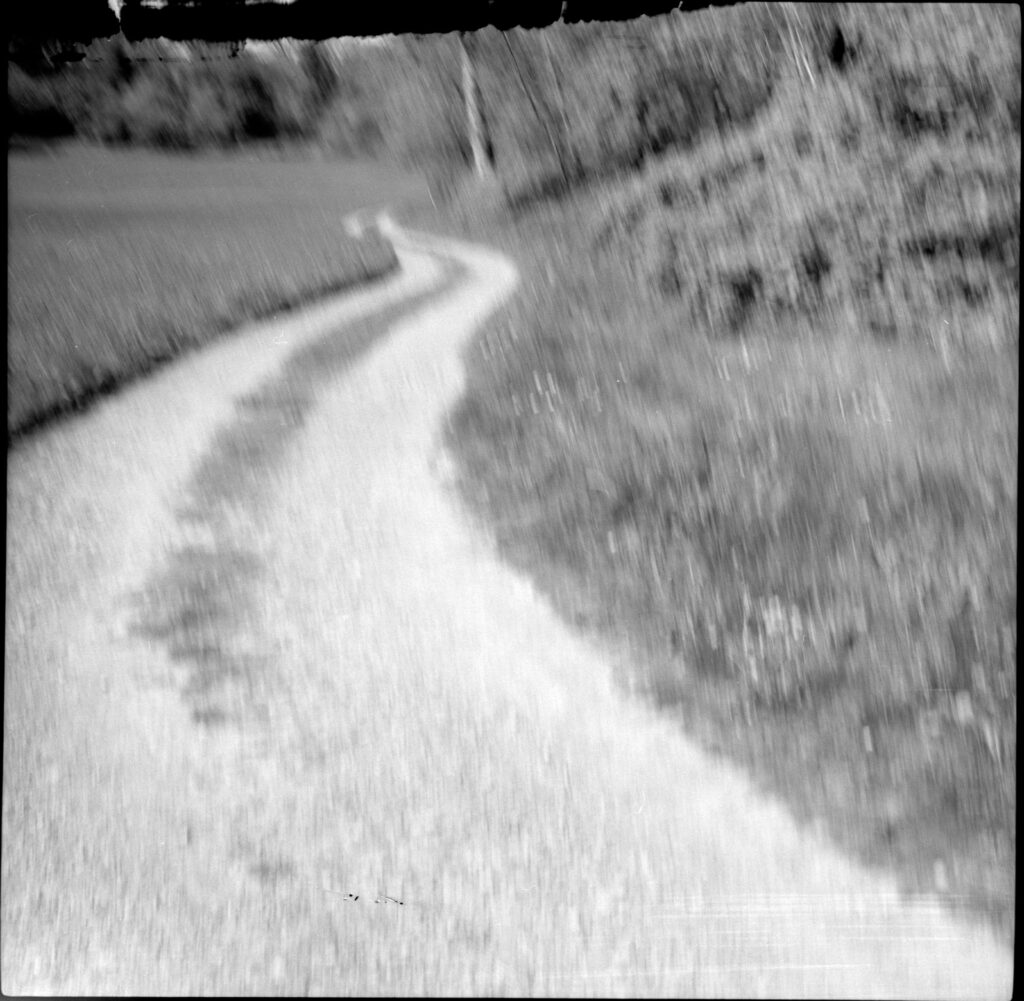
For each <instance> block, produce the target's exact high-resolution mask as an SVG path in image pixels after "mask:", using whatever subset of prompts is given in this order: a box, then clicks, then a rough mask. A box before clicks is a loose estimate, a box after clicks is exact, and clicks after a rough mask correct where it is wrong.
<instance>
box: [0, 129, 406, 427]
mask: <svg viewBox="0 0 1024 1001" xmlns="http://www.w3.org/2000/svg"><path fill="white" fill-rule="evenodd" d="M8 177H9V198H8V220H9V229H8V234H9V235H8V241H9V243H8V247H9V251H8V265H7V267H8V304H9V305H8V368H7V383H8V402H7V430H8V441H10V440H11V437H12V435H13V436H16V435H17V434H18V433H19V432H22V431H24V430H26V429H29V428H31V427H32V426H34V425H35V424H37V423H38V422H39V421H40V420H44V419H46V418H47V417H48V416H52V415H53V414H55V413H60V412H62V411H64V410H67V409H69V408H72V407H75V406H79V405H81V404H82V403H83V402H84V401H87V400H88V399H90V398H91V397H92V396H94V395H95V394H97V393H99V392H105V391H107V390H109V389H110V388H112V387H114V386H117V385H119V384H121V383H122V382H123V381H125V380H126V379H127V378H131V377H132V376H135V375H138V374H139V373H141V372H144V371H146V370H148V369H149V368H151V367H152V366H153V365H154V364H157V363H159V362H162V361H164V360H166V359H168V358H171V357H174V356H175V355H178V354H180V353H181V352H182V351H184V350H187V349H188V348H191V347H193V346H195V345H198V344H201V343H203V342H204V341H206V340H208V339H209V338H211V337H213V336H215V335H216V334H217V333H218V332H220V331H223V330H225V329H227V328H230V327H232V326H235V325H237V324H238V323H240V322H242V321H244V320H248V319H251V318H254V317H258V316H265V315H270V314H273V313H274V312H276V311H278V310H281V309H285V308H289V307H292V306H295V305H297V304H300V303H302V302H304V301H306V300H308V299H310V298H313V297H315V296H317V295H320V294H323V293H325V292H328V291H333V290H337V289H341V288H344V287H345V286H347V285H350V284H352V283H354V282H360V281H364V280H368V279H371V278H374V277H377V276H379V275H382V274H384V273H386V272H388V271H390V270H391V269H392V268H393V267H394V266H395V263H396V260H395V257H394V253H393V251H392V250H391V248H390V247H389V246H388V245H387V244H386V243H385V242H384V241H382V240H381V239H379V238H378V237H374V236H371V237H369V238H367V239H364V240H360V241H356V240H353V239H351V238H350V237H349V236H348V235H347V234H346V233H345V231H344V228H343V226H342V220H343V218H344V216H345V214H346V213H348V212H350V211H353V210H355V209H358V208H362V207H364V206H372V205H378V204H382V203H391V204H398V203H401V202H402V201H404V200H406V199H409V198H412V199H415V198H417V197H421V196H422V195H423V191H422V189H421V187H420V185H419V184H418V182H416V181H414V180H412V179H410V178H409V177H407V176H402V175H399V174H397V173H395V172H393V171H389V170H387V169H386V168H382V167H380V166H379V165H372V166H371V165H367V164H340V163H331V162H308V161H307V162H302V161H298V160H292V161H291V162H289V161H287V160H286V159H284V158H283V156H282V155H280V154H279V155H278V156H277V157H273V158H272V157H270V156H268V155H263V156H257V155H255V154H252V153H250V154H248V155H235V156H230V157H229V156H227V155H222V156H216V155H205V156H203V157H202V158H199V157H188V156H167V155H160V154H156V153H149V152H141V151H131V152H123V151H117V152H115V151H110V150H103V149H98V148H96V149H94V148H89V147H83V146H69V147H65V148H63V149H62V150H58V151H56V152H53V153H50V152H41V153H34V154H32V153H12V154H9V156H8Z"/></svg>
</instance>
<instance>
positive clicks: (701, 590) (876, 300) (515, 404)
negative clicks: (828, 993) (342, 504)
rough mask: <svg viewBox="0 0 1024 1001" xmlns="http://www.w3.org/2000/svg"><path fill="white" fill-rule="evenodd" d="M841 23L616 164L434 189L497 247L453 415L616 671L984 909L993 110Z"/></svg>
mask: <svg viewBox="0 0 1024 1001" xmlns="http://www.w3.org/2000/svg"><path fill="white" fill-rule="evenodd" d="M919 15H920V16H923V17H925V18H927V17H928V16H930V15H928V13H927V9H925V10H924V12H923V14H922V13H921V12H919ZM874 16H875V15H874V12H873V11H872V13H871V17H874ZM1011 16H1012V15H1011ZM1017 17H1018V20H1017V22H1016V23H1017V31H1018V42H1019V14H1018V15H1017ZM991 30H995V32H996V35H995V36H992V37H989V36H988V35H986V31H991ZM1003 31H1005V26H1003V27H1000V26H999V25H998V24H994V25H993V24H989V25H988V26H987V27H986V25H985V24H984V23H982V24H981V28H980V32H979V33H978V34H977V35H958V36H956V37H957V41H958V43H962V44H965V45H966V44H974V45H975V47H976V48H978V51H979V52H982V51H985V46H990V47H991V49H993V50H994V51H995V56H996V57H998V55H999V51H1000V46H1001V45H1002V44H1003V43H1002V42H1001V41H999V40H998V38H997V36H998V34H999V33H1000V32H1003ZM1008 44H1010V46H1011V49H1012V47H1013V45H1014V44H1015V43H1013V41H1012V38H1011V39H1010V40H1009V43H1008ZM864 51H865V58H864V59H863V61H862V63H861V64H860V68H857V66H854V67H853V68H850V67H847V68H845V69H844V70H842V71H840V70H839V69H838V68H836V69H833V70H831V71H829V72H826V73H824V74H821V75H819V76H817V78H816V79H815V80H814V83H813V85H811V84H810V83H809V82H808V81H807V80H803V79H800V78H799V77H796V76H795V75H794V76H792V77H791V78H790V79H788V80H786V81H784V82H783V83H782V84H781V85H780V86H778V87H777V89H776V91H775V93H774V96H773V100H772V103H771V105H770V107H769V108H768V109H767V110H766V111H765V112H763V113H761V114H760V115H759V116H758V118H757V119H756V121H755V122H754V123H753V125H752V126H751V127H750V128H746V129H743V130H742V131H734V132H732V133H730V134H727V135H725V136H716V137H714V138H712V139H707V140H706V141H705V142H703V143H702V144H701V145H699V146H696V147H694V148H693V149H691V150H690V151H689V152H687V153H682V154H678V155H673V156H671V157H669V158H665V159H663V160H661V161H660V162H658V163H657V164H655V165H653V166H652V168H651V169H649V170H648V171H647V172H645V173H644V174H643V175H642V176H640V177H638V178H635V179H633V180H631V181H628V182H625V183H621V184H618V185H615V186H605V187H602V188H600V189H598V188H591V189H589V190H587V191H583V192H577V193H576V194H575V195H573V196H572V197H571V198H569V199H566V200H563V202H562V203H561V204H560V205H558V206H554V205H547V206H543V207H539V208H537V209H536V210H535V211H534V212H532V213H531V214H529V215H527V216H525V217H522V218H520V219H519V220H518V222H515V223H514V222H513V221H512V220H511V219H510V218H509V216H508V214H507V213H500V212H499V213H497V214H496V215H493V214H492V215H490V216H489V217H486V218H485V214H484V213H480V212H479V211H476V212H474V211H473V210H467V209H466V207H465V205H463V207H462V210H461V211H460V212H454V213H453V214H451V215H450V216H449V218H448V220H447V224H448V225H449V226H453V227H455V228H467V227H468V228H469V229H470V230H471V231H472V232H473V233H474V235H476V236H478V237H480V238H486V239H489V240H491V241H492V242H498V243H502V244H504V245H505V246H506V248H507V249H509V250H510V251H511V252H512V253H513V255H514V256H515V257H516V259H517V260H518V261H519V262H520V264H521V266H522V267H523V271H524V274H523V279H524V280H523V284H522V290H521V293H520V295H519V296H518V297H517V299H516V300H515V301H514V303H513V304H512V305H511V306H510V307H509V308H508V309H507V310H506V311H505V312H504V313H503V314H502V315H501V316H500V317H499V318H498V319H497V320H496V322H495V323H493V324H492V325H491V326H489V327H488V329H487V330H486V331H485V332H484V334H483V335H482V336H481V337H480V338H479V339H478V340H477V341H476V343H475V344H474V345H473V346H472V347H471V348H470V349H469V351H468V354H467V362H468V391H467V394H466V396H465V398H464V401H463V403H462V404H461V406H460V408H459V409H458V411H457V412H456V413H455V414H454V417H453V426H452V431H453V442H454V446H455V448H456V450H457V453H458V454H459V456H460V457H461V461H462V464H463V468H464V471H465V473H466V486H465V489H466V495H467V497H468V498H469V500H470V502H471V503H472V505H473V506H474V507H475V508H476V509H477V511H479V512H480V513H481V514H482V515H484V516H486V519H487V520H488V521H489V523H490V524H491V525H492V526H493V528H494V532H495V534H496V537H497V541H498V544H499V546H500V547H501V549H502V550H503V552H504V553H505V555H506V556H507V557H508V558H509V559H510V560H511V561H512V562H513V563H514V564H516V565H518V566H520V567H522V568H524V569H526V570H527V571H528V572H530V573H531V574H532V575H533V576H534V578H535V579H536V580H537V581H538V582H539V584H540V586H541V587H542V588H543V589H544V590H545V591H546V592H547V594H548V595H549V596H550V597H551V599H552V601H553V602H554V604H555V605H556V606H557V607H558V608H559V610H560V611H561V613H562V614H563V615H564V616H565V618H566V619H567V620H568V621H570V622H572V623H574V624H575V625H577V626H580V627H582V628H583V629H585V630H588V631H591V632H593V633H596V634H600V635H603V636H604V637H605V638H606V639H607V640H608V641H609V642H611V643H612V644H613V645H614V646H615V647H616V648H618V649H622V647H620V646H619V645H620V644H624V648H625V650H626V652H627V654H628V661H629V662H630V663H631V664H632V668H631V674H630V677H629V682H630V684H631V685H633V686H634V687H636V688H638V689H639V690H640V691H642V692H643V693H644V694H646V695H647V696H648V697H649V698H651V699H652V700H653V701H654V702H656V703H657V704H658V705H659V706H661V707H665V708H667V709H670V710H671V711H673V712H678V713H680V714H681V716H682V717H683V719H685V721H686V725H687V727H688V729H689V730H690V731H691V732H692V733H693V734H695V735H697V736H699V737H700V738H701V739H702V740H703V742H704V743H705V745H706V746H708V747H711V748H714V749H716V750H720V751H722V752H723V753H726V754H728V755H730V756H732V757H733V758H735V759H737V760H739V761H740V762H742V763H743V764H744V765H745V766H747V767H749V768H750V770H751V771H752V772H753V773H754V774H755V775H756V776H758V777H759V778H760V779H761V780H762V781H763V782H764V783H765V784H766V785H767V786H768V787H769V788H770V789H772V790H773V791H774V792H775V793H777V794H779V795H780V796H782V797H783V798H784V799H785V800H786V801H787V802H789V803H790V804H791V806H792V807H793V808H794V809H795V811H796V812H797V814H798V815H799V816H801V817H803V818H804V819H805V820H807V821H808V822H812V823H815V824H817V825H819V826H820V825H824V828H825V829H826V830H827V831H829V832H830V834H831V836H832V837H833V838H835V839H836V841H837V842H838V843H840V844H841V845H843V846H844V847H845V848H847V849H848V850H851V851H853V852H854V853H855V854H856V855H858V856H859V857H860V858H862V859H863V860H865V861H868V862H870V863H873V864H879V865H881V866H884V867H886V868H888V869H890V870H892V871H895V872H896V873H897V874H898V875H899V876H900V877H901V879H902V881H903V885H904V886H905V887H907V888H908V889H911V890H926V891H939V892H940V893H943V894H948V899H949V900H950V901H951V903H953V904H955V905H958V906H959V905H965V906H967V907H968V908H970V909H972V910H974V911H975V912H977V913H981V914H984V915H986V916H987V917H988V918H990V919H991V920H992V921H994V922H995V923H996V924H997V925H998V927H999V928H1000V929H1001V930H1002V931H1003V932H1004V933H1006V934H1007V935H1008V936H1011V937H1012V934H1013V918H1012V900H1013V897H1012V890H1013V879H1014V872H1015V826H1014V816H1015V771H1016V763H1015V761H1016V708H1015V704H1016V543H1017V529H1016V519H1017V486H1016V482H1017V411H1018V335H1017V326H1018V319H1019V218H1020V216H1019V212H1020V208H1019V204H1020V203H1019V186H1020V137H1019V131H1015V130H1014V129H1013V127H1012V126H1011V127H1006V126H1005V124H1004V125H999V126H998V127H991V128H986V124H988V125H991V121H989V120H987V119H986V118H985V116H984V115H983V113H982V112H981V111H979V110H978V106H977V104H976V103H972V102H973V98H972V95H971V94H969V93H966V94H965V93H962V92H959V91H957V90H956V85H957V82H956V80H955V79H953V80H952V82H951V80H950V78H949V77H943V76H941V75H939V76H938V77H936V78H934V79H929V78H927V77H925V78H923V79H922V78H919V77H917V76H914V75H912V74H911V75H905V76H902V77H901V76H900V75H899V71H898V67H896V68H893V67H891V66H890V67H889V75H887V76H880V75H879V74H880V69H879V67H878V66H877V65H876V66H872V65H871V63H870V60H869V59H868V58H867V56H868V55H869V54H870V49H869V48H868V47H867V46H865V50H864ZM937 51H938V50H937ZM1007 86H1008V88H1009V91H1010V94H1011V98H1012V96H1013V92H1014V88H1015V91H1016V99H1017V101H1018V102H1019V90H1020V77H1019V58H1018V62H1017V64H1016V79H1015V80H1014V79H1012V78H1011V79H1009V80H1008V83H1007ZM943 88H945V89H943ZM975 96H977V95H975ZM981 97H982V99H983V100H984V99H985V95H984V94H982V95H981ZM1017 128H1019V126H1018V127H1017ZM442 222H443V221H442Z"/></svg>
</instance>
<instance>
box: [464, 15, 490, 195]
mask: <svg viewBox="0 0 1024 1001" xmlns="http://www.w3.org/2000/svg"><path fill="white" fill-rule="evenodd" d="M459 54H460V57H461V60H462V94H463V99H464V101H465V105H466V134H467V136H468V138H469V149H470V154H471V156H472V158H473V172H474V173H475V174H476V176H477V177H478V178H481V179H482V178H486V177H490V176H491V175H492V174H493V173H494V163H493V160H492V155H493V154H492V152H491V151H490V149H489V148H488V147H489V145H490V144H489V142H488V141H487V138H486V135H485V132H484V125H483V119H482V117H481V114H480V95H479V92H478V90H477V82H476V72H475V69H474V66H473V60H472V59H471V58H470V55H469V50H468V49H467V48H466V38H465V32H459Z"/></svg>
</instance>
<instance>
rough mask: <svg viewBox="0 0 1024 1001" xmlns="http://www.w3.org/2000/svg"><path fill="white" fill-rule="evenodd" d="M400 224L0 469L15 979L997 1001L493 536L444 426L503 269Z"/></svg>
mask: <svg viewBox="0 0 1024 1001" xmlns="http://www.w3.org/2000/svg"><path fill="white" fill-rule="evenodd" d="M391 233H392V236H393V238H394V240H395V242H396V246H397V247H398V249H399V251H400V256H401V259H402V263H403V271H402V274H401V275H400V276H399V277H398V278H395V279H393V280H391V281H389V282H388V283H386V284H382V285H379V286H376V287H374V288H370V289H366V290H363V291H360V292H358V293H356V294H353V295H351V296H348V297H346V298H344V299H342V300H339V301H338V302H335V303H332V304H327V305H325V306H322V307H318V308H317V309H315V310H311V311H308V312H306V313H303V314H302V315H300V316H297V317H293V318H291V319H287V320H284V321H280V322H276V323H265V324H262V325H260V326H256V327H250V328H248V329H247V330H245V331H243V332H241V333H240V334H239V335H238V336H236V337H234V338H232V339H231V340H229V341H225V342H222V343H220V344H218V345H217V346H215V347H213V348H211V349H209V350H207V351H205V352H203V353H201V354H198V355H195V356H193V357H191V358H188V359H185V360H183V361H181V362H180V363H178V364H177V365H175V366H173V367H172V368H170V369H168V370H166V371H165V372H163V373H161V374H159V375H157V376H156V377H155V378H153V379H151V380H149V381H147V382H146V383H145V384H142V385H138V386H136V387H133V388H131V389H130V390H128V391H126V392H125V393H124V394H123V395H120V396H117V397H114V398H112V399H110V400H109V401H107V402H106V403H104V404H103V405H102V406H100V407H98V408H97V409H96V410H94V411H93V412H91V413H90V414H88V415H85V416H83V417H81V418H79V419H77V420H75V421H72V422H68V423H66V424H64V425H62V426H59V427H55V428H54V429H52V430H51V431H49V432H47V433H44V434H40V435H38V436H37V437H34V438H33V439H31V440H30V441H29V442H27V443H26V444H24V445H23V446H22V447H21V448H19V449H18V450H17V451H16V452H14V453H12V454H11V455H10V456H9V458H8V527H7V634H6V637H7V638H6V650H5V652H6V664H7V668H6V670H7V675H6V692H5V706H4V716H5V718H4V787H3V861H2V871H3V892H2V915H0V916H2V925H0V928H2V950H3V951H2V963H0V974H2V987H3V990H4V991H5V992H7V993H16V994H17V993H31V992H37V993H38V992H46V993H74V994H95V993H109V994H153V993H157V994H159V993H164V994H168V993H170V994H192V993H200V994H204V995H214V994H227V993H236V992H237V993H239V994H246V995H253V994H297V993H300V994H301V993H312V994H328V995H336V994H390V995H394V994H421V993H427V994H449V995H450V994H485V995H490V994H503V993H512V994H519V995H522V994H545V995H552V994H564V995H575V996H579V995H586V994H595V995H610V994H628V995H634V996H636V995H672V996H677V997H678V996H691V997H692V996H698V997H699V996H705V997H707V996H722V995H724V996H766V997H773V996H781V997H801V996H813V997H826V996H827V997H860V998H869V997H922V998H924V997H951V998H968V997H985V998H999V997H1009V996H1010V993H1011V978H1012V965H1011V956H1010V955H1009V954H1008V953H1007V952H1006V951H1004V950H1003V949H1001V948H1000V947H999V945H998V944H997V943H996V942H995V941H994V940H993V939H991V938H990V937H989V936H988V935H987V934H985V933H983V932H981V931H979V930H976V929H971V928H968V927H966V926H963V925H960V924H955V923H953V921H952V920H951V919H950V918H949V917H947V916H946V914H945V913H944V911H943V910H942V909H941V908H940V907H939V906H938V904H937V902H936V901H930V900H921V901H918V902H915V903H912V904H910V903H905V902H904V903H901V902H900V901H899V900H898V898H897V896H896V894H895V891H894V888H893V887H892V886H890V885H889V884H887V883H886V882H884V881H882V880H880V879H879V878H877V877H875V876H872V875H869V874H867V873H865V872H864V871H862V870H860V869H858V868H856V867H855V866H853V865H852V864H850V863H848V862H846V861H844V860H843V859H841V858H839V857H838V856H837V855H835V854H833V853H832V852H831V851H830V850H829V848H828V847H827V846H825V845H824V844H821V843H818V842H816V841H813V840H812V839H810V838H809V836H808V835H807V834H805V833H803V832H801V831H799V830H798V829H797V828H796V826H795V825H794V824H793V822H792V821H791V820H790V819H789V818H788V816H787V815H786V814H785V813H784V812H783V811H782V809H781V808H779V807H777V806H775V805H773V804H771V803H769V802H766V801H764V800H763V799H761V798H759V797H758V796H757V795H756V794H755V792H754V791H753V789H752V788H751V787H750V785H749V784H748V783H747V782H746V780H745V779H744V778H743V777H742V776H741V775H739V774H737V773H736V772H734V771H731V770H729V769H728V768H726V767H725V766H723V765H722V764H720V763H717V762H714V761H712V760H710V759H708V758H707V757H705V756H704V755H702V754H701V753H699V752H698V751H697V750H696V749H695V748H694V747H693V746H691V745H690V744H689V743H688V742H687V741H686V740H685V738H684V737H683V736H682V735H681V734H680V733H679V732H678V731H677V729H675V728H673V727H672V726H671V725H670V724H669V723H668V722H666V721H663V720H659V719H657V718H656V717H654V716H653V715H651V714H649V713H648V712H647V711H646V710H644V709H642V708H640V707H638V706H635V705H632V704H630V703H628V702H627V701H625V700H624V699H623V697H622V696H621V695H620V694H619V693H618V692H617V691H616V690H615V689H614V688H613V686H612V684H611V682H610V675H609V671H608V668H607V666H606V665H605V664H604V662H603V661H602V658H601V656H600V655H599V653H598V652H597V651H595V650H592V649H590V648H588V647H587V646H586V645H585V644H584V643H582V642H581V641H579V640H578V639H576V638H574V637H573V636H572V635H571V634H570V633H569V632H568V631H567V630H566V628H565V627H564V626H562V625H561V624H560V623H559V621H558V620H556V619H555V618H554V616H553V615H552V613H551V612H550V611H549V610H548V609H547V608H546V606H545V605H544V604H543V603H542V602H541V601H540V600H539V599H538V598H537V597H536V596H535V594H534V593H533V591H532V589H531V588H530V586H529V585H528V584H527V583H526V582H525V581H523V580H521V579H519V578H518V577H516V576H515V575H514V574H513V573H512V572H510V571H509V570H508V569H506V568H505V567H503V566H502V565H501V564H499V563H498V562H497V561H496V559H495V558H494V556H493V554H492V552H491V550H490V548H489V546H488V544H487V542H486V540H485V539H483V538H482V537H481V536H480V535H479V534H477V533H476V532H474V530H472V529H471V528H470V527H469V525H468V522H467V520H466V519H465V518H464V517H463V516H462V514H461V513H460V509H459V507H458V504H457V502H456V500H455V499H454V496H453V495H452V492H451V489H450V487H449V486H446V476H447V473H446V464H445V462H444V459H443V456H441V455H440V454H439V453H438V452H437V441H438V430H439V425H440V421H441V419H442V417H443V414H444V412H445V411H446V410H447V408H448V407H449V406H450V405H451V403H452V402H453V401H454V399H455V398H456V396H457V395H458V392H459V388H460V379H461V374H460V373H461V370H460V365H459V362H458V352H459V349H460V346H461V345H462V344H463V343H464V342H465V340H466V339H467V338H468V337H470V336H471V335H472V333H473V332H474V329H475V328H476V327H477V325H478V324H479V323H481V322H482V321H484V320H485V318H486V317H487V315H488V314H489V313H490V312H492V311H493V310H494V309H495V308H496V307H497V306H498V304H499V303H500V302H501V300H502V299H503V298H504V297H506V296H508V295H509V294H510V293H511V292H512V290H513V289H514V286H515V282H516V272H515V269H514V267H513V266H512V265H511V264H510V263H509V262H508V261H506V260H504V259H502V258H499V257H498V256H496V255H494V254H492V253H490V252H488V251H485V250H483V249H480V248H474V247H469V246H466V245H461V244H455V243H453V242H450V241H443V240H440V239H435V238H432V237H426V236H422V235H421V236H413V235H410V234H406V233H404V232H402V231H400V230H398V229H397V228H392V229H391ZM431 290H435V291H434V292H433V293H432V294H429V295H428V293H430V292H431ZM424 296H426V298H424ZM374 324H378V325H380V326H381V327H382V328H383V329H385V330H386V333H385V335H384V336H383V337H382V338H381V339H379V340H377V342H376V346H375V347H373V348H372V349H371V350H370V351H369V352H368V353H366V354H363V355H362V356H360V357H359V358H357V359H356V360H354V361H352V360H351V359H350V358H349V354H350V352H349V353H347V352H346V351H345V350H343V349H342V347H343V345H344V343H345V339H346V338H349V337H351V336H353V333H352V332H353V331H357V330H362V332H363V333H362V335H361V336H367V337H368V336H369V335H368V334H367V331H370V332H371V333H372V328H373V326H374ZM339 345H340V346H342V347H339Z"/></svg>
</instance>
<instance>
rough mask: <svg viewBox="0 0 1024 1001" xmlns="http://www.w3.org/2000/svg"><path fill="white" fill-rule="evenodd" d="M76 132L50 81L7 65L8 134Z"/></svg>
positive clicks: (60, 133)
mask: <svg viewBox="0 0 1024 1001" xmlns="http://www.w3.org/2000/svg"><path fill="white" fill-rule="evenodd" d="M73 132H74V126H73V125H72V123H71V121H70V119H69V118H68V116H67V114H65V112H64V110H63V109H62V108H61V106H60V102H59V100H58V98H57V96H56V95H55V94H54V88H53V85H52V84H51V83H50V81H49V80H46V79H39V78H34V77H31V76H29V75H28V74H27V73H25V72H24V71H23V70H22V69H20V68H19V67H18V66H16V65H14V64H13V63H12V64H10V65H8V67H7V136H8V139H10V138H11V137H13V136H26V137H39V138H55V137H58V136H67V135H71V134H72V133H73Z"/></svg>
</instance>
